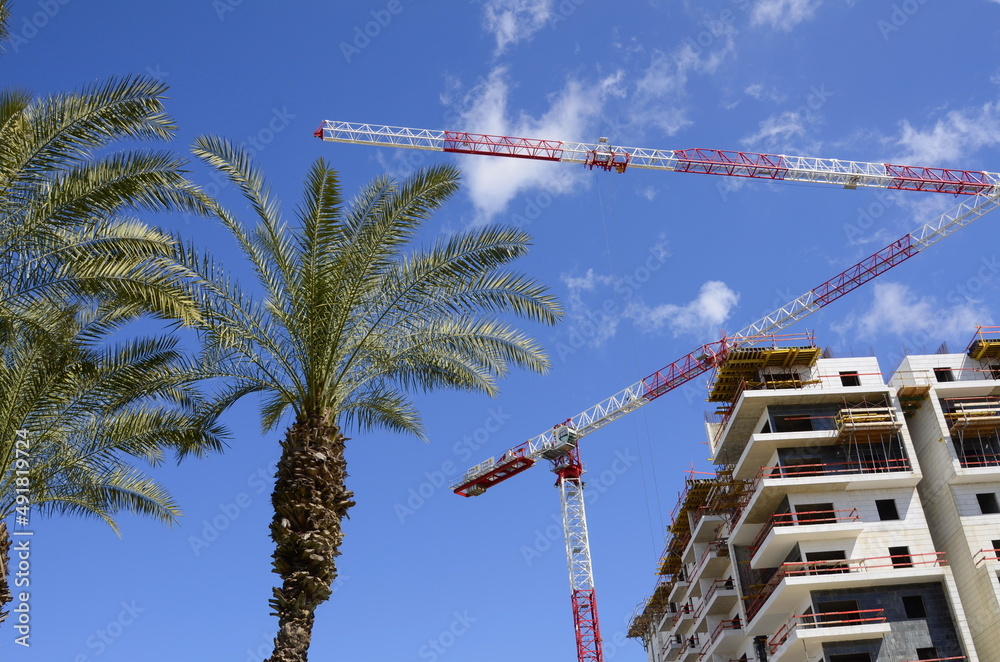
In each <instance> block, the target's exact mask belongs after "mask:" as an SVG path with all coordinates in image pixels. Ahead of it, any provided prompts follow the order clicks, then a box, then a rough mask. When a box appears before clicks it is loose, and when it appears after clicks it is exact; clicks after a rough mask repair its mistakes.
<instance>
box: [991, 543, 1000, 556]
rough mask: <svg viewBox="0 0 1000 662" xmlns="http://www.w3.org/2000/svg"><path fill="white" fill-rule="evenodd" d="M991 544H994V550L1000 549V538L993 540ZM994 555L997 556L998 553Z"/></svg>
mask: <svg viewBox="0 0 1000 662" xmlns="http://www.w3.org/2000/svg"><path fill="white" fill-rule="evenodd" d="M990 544H991V545H993V551H994V552H997V551H1000V540H991V541H990ZM993 556H996V554H994V555H993Z"/></svg>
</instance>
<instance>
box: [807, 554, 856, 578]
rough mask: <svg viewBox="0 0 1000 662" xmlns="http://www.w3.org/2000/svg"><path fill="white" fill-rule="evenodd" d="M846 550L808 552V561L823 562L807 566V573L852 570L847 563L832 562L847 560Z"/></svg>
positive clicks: (832, 572) (816, 573)
mask: <svg viewBox="0 0 1000 662" xmlns="http://www.w3.org/2000/svg"><path fill="white" fill-rule="evenodd" d="M846 560H847V557H846V556H844V550H839V551H831V552H806V561H809V562H823V563H812V564H811V565H809V566H807V568H808V570H807V574H812V575H825V574H837V573H843V572H850V571H849V569H848V567H847V564H846V563H830V561H846Z"/></svg>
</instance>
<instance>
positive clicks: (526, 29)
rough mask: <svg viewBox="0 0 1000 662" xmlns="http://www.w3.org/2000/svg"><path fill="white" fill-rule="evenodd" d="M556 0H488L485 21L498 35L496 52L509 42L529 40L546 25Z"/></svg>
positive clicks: (502, 49)
mask: <svg viewBox="0 0 1000 662" xmlns="http://www.w3.org/2000/svg"><path fill="white" fill-rule="evenodd" d="M554 4H555V0H487V1H486V4H485V6H484V7H483V23H484V27H485V28H486V30H487V31H488V32H490V33H492V34H493V36H494V37H495V38H496V42H497V47H496V54H497V55H500V54H501V53H503V52H504V50H505V49H506V48H507V46H510V45H512V44H514V45H516V44H517V43H518V42H519V41H526V40H528V39H531V37H532V36H533V35H534V34H535V33H536V32H538V31H539V30H541V29H542V28H543V27H545V24H546V23H547V22H548V21H549V20H550V19H551V17H552V7H553V5H554Z"/></svg>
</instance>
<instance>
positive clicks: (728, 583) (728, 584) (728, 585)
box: [694, 577, 736, 621]
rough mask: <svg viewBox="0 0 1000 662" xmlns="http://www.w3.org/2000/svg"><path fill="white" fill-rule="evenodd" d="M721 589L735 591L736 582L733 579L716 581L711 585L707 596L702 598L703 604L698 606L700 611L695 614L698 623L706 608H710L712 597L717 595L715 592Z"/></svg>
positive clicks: (706, 593)
mask: <svg viewBox="0 0 1000 662" xmlns="http://www.w3.org/2000/svg"><path fill="white" fill-rule="evenodd" d="M720 589H721V590H726V591H732V590H735V589H736V582H734V581H733V578H732V577H730V578H728V579H716V580H715V581H714V582H712V583H711V584H710V585H709V587H708V589H707V590H706V591H705V595H704V597H702V599H701V603H700V604H699V605H698V609H697V610H696V611H695V612H694V620H696V621H697V620H698V619H699V618H701V615H702V613H703V612H704V611H705V608H706V607H708V605H709V603H710V602H711V601H712V597H713V596H714V595H715V592H716V591H718V590H720Z"/></svg>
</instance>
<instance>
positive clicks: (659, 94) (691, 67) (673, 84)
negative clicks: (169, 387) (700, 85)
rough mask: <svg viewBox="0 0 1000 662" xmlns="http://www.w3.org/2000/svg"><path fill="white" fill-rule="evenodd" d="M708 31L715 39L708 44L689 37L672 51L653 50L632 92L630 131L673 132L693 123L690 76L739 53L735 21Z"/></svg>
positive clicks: (711, 71) (628, 114)
mask: <svg viewBox="0 0 1000 662" xmlns="http://www.w3.org/2000/svg"><path fill="white" fill-rule="evenodd" d="M709 34H710V35H711V37H712V42H711V43H709V44H708V45H706V46H701V45H696V44H694V42H692V41H690V40H688V41H685V42H683V43H681V45H680V46H678V47H677V48H675V49H674V50H673V51H672V52H670V53H664V52H663V51H660V50H656V51H654V52H653V54H652V56H651V58H650V62H649V66H647V67H646V68H645V69H644V70H643V71H642V73H641V74H640V75H639V77H638V79H637V80H636V82H635V85H634V87H633V89H632V90H631V94H630V95H629V100H628V109H627V111H626V118H627V121H626V124H627V125H628V127H629V133H631V134H632V135H642V134H643V132H644V131H647V130H648V129H649V128H651V127H655V128H657V129H659V130H660V131H661V132H662V133H664V134H666V135H668V136H672V135H675V134H676V133H678V132H680V131H681V130H682V129H685V128H686V127H688V126H690V125H691V124H692V121H691V120H690V119H689V118H688V115H687V105H686V103H685V101H684V98H685V96H686V90H687V82H688V79H689V78H690V77H691V76H692V75H693V74H702V75H705V74H707V75H711V74H714V73H715V72H716V71H717V70H718V69H719V68H720V67H721V66H722V65H723V64H724V63H726V62H727V61H729V60H731V59H732V58H734V57H735V54H736V39H735V36H736V28H734V27H733V26H732V25H729V24H726V23H719V24H718V25H716V26H714V31H713V32H711V33H709Z"/></svg>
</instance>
